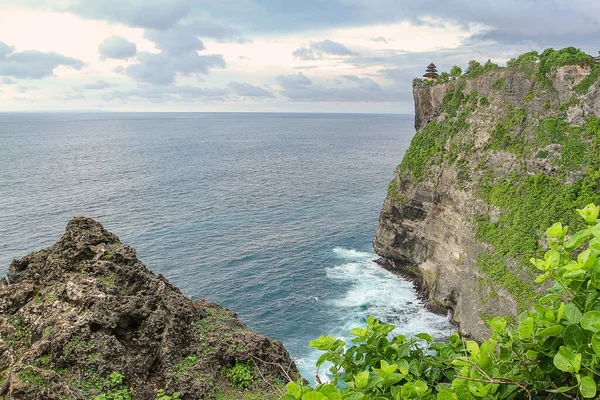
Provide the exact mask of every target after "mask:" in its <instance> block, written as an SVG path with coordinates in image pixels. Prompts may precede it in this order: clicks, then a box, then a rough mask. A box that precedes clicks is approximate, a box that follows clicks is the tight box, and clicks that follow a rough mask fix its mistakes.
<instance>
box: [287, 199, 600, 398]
mask: <svg viewBox="0 0 600 400" xmlns="http://www.w3.org/2000/svg"><path fill="white" fill-rule="evenodd" d="M577 211H578V213H579V215H580V217H581V218H582V220H583V221H581V222H578V224H579V225H581V230H579V231H577V232H575V233H573V234H572V235H571V234H570V232H571V230H570V229H569V228H568V227H566V226H563V224H561V223H555V224H553V225H551V226H550V227H549V228H548V229H547V230H546V236H547V239H546V241H547V243H548V247H549V250H548V251H546V252H545V254H543V256H542V254H540V256H539V257H532V258H530V260H529V261H530V263H531V264H532V265H533V266H534V267H535V269H536V270H537V271H539V272H541V275H539V276H538V278H537V280H536V281H537V282H538V283H543V282H545V281H546V280H548V279H552V280H553V281H554V282H555V283H554V285H553V286H552V287H550V288H549V289H548V290H547V292H546V295H545V296H543V297H541V298H540V299H538V300H537V301H534V302H532V303H530V304H529V306H530V307H528V310H527V311H525V312H523V313H522V314H521V315H520V316H519V320H518V323H516V324H514V326H513V324H511V323H509V321H507V320H506V319H504V318H501V317H496V318H492V319H489V320H488V321H487V323H488V326H489V327H490V329H491V334H490V336H489V338H487V339H486V340H484V341H483V342H481V343H477V342H475V341H472V340H466V339H462V338H460V337H459V336H458V335H457V334H455V335H454V336H452V337H450V338H449V340H448V341H446V342H437V341H435V340H433V338H432V337H431V336H429V335H427V334H419V335H417V336H416V337H415V338H412V339H408V338H406V337H405V336H403V335H398V336H392V335H391V334H392V333H393V331H394V329H395V326H393V325H387V324H383V323H380V322H379V321H376V320H375V319H374V318H373V317H370V318H369V319H368V320H367V326H366V327H364V328H355V329H352V330H351V331H350V334H351V335H352V336H353V337H354V339H353V340H352V343H351V344H349V347H348V345H347V344H346V343H345V342H344V341H343V340H341V339H337V338H334V337H331V336H327V337H323V336H321V337H320V338H319V339H317V340H314V341H312V342H311V343H310V346H311V347H313V348H316V349H318V350H321V351H322V352H323V355H322V356H321V357H320V358H319V360H318V361H317V367H321V366H323V365H324V363H325V362H329V363H330V364H331V367H330V368H329V374H330V375H329V376H330V378H331V382H330V383H328V384H319V385H317V386H316V387H315V388H310V387H307V386H304V385H303V384H302V382H298V383H295V382H290V383H288V385H287V387H286V394H285V395H284V396H283V397H282V398H281V399H282V400H300V399H302V400H342V399H364V400H379V399H381V400H384V399H389V400H403V399H425V400H459V399H460V400H475V399H490V400H493V399H534V398H535V399H538V398H546V399H562V398H570V399H581V398H584V399H594V398H597V395H598V390H599V385H600V222H598V215H599V213H600V207H597V206H595V205H593V204H589V205H588V206H586V207H585V208H583V209H580V210H577ZM567 214H568V219H571V214H572V213H567ZM533 238H535V236H533ZM533 238H530V240H535V239H533Z"/></svg>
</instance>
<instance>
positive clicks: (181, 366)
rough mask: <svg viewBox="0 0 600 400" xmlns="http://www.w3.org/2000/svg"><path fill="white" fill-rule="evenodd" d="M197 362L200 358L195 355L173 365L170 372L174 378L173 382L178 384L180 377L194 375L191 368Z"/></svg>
mask: <svg viewBox="0 0 600 400" xmlns="http://www.w3.org/2000/svg"><path fill="white" fill-rule="evenodd" d="M199 362H200V358H199V357H198V356H197V355H195V354H191V355H189V356H187V357H186V358H184V359H183V360H181V361H179V362H178V363H177V364H175V365H174V366H173V368H171V371H170V372H171V374H172V375H173V376H174V377H175V380H176V381H177V382H179V380H180V379H181V377H182V376H184V375H193V374H195V371H194V370H193V368H194V367H195V366H196V364H198V363H199Z"/></svg>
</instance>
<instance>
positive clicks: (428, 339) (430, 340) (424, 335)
mask: <svg viewBox="0 0 600 400" xmlns="http://www.w3.org/2000/svg"><path fill="white" fill-rule="evenodd" d="M417 337H418V338H419V339H422V340H426V341H427V342H429V343H431V342H432V341H433V338H432V337H431V336H430V335H428V334H427V333H419V334H418V335H417Z"/></svg>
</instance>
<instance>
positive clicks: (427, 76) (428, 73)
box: [423, 72, 439, 78]
mask: <svg viewBox="0 0 600 400" xmlns="http://www.w3.org/2000/svg"><path fill="white" fill-rule="evenodd" d="M423 76H424V77H425V78H437V77H438V76H439V75H438V74H437V73H435V72H427V73H426V74H425V75H423Z"/></svg>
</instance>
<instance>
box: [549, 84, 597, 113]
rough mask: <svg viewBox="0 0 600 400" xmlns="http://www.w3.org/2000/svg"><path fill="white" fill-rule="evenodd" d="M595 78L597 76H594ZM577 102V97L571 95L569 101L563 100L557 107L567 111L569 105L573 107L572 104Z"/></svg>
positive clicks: (574, 104)
mask: <svg viewBox="0 0 600 400" xmlns="http://www.w3.org/2000/svg"><path fill="white" fill-rule="evenodd" d="M597 79H598V78H597V77H596V80H597ZM577 104H579V99H578V98H577V97H571V98H570V99H569V101H565V102H564V103H562V104H561V105H560V106H559V107H558V109H559V110H560V111H567V110H568V109H569V108H571V107H573V106H576V105H577Z"/></svg>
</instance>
